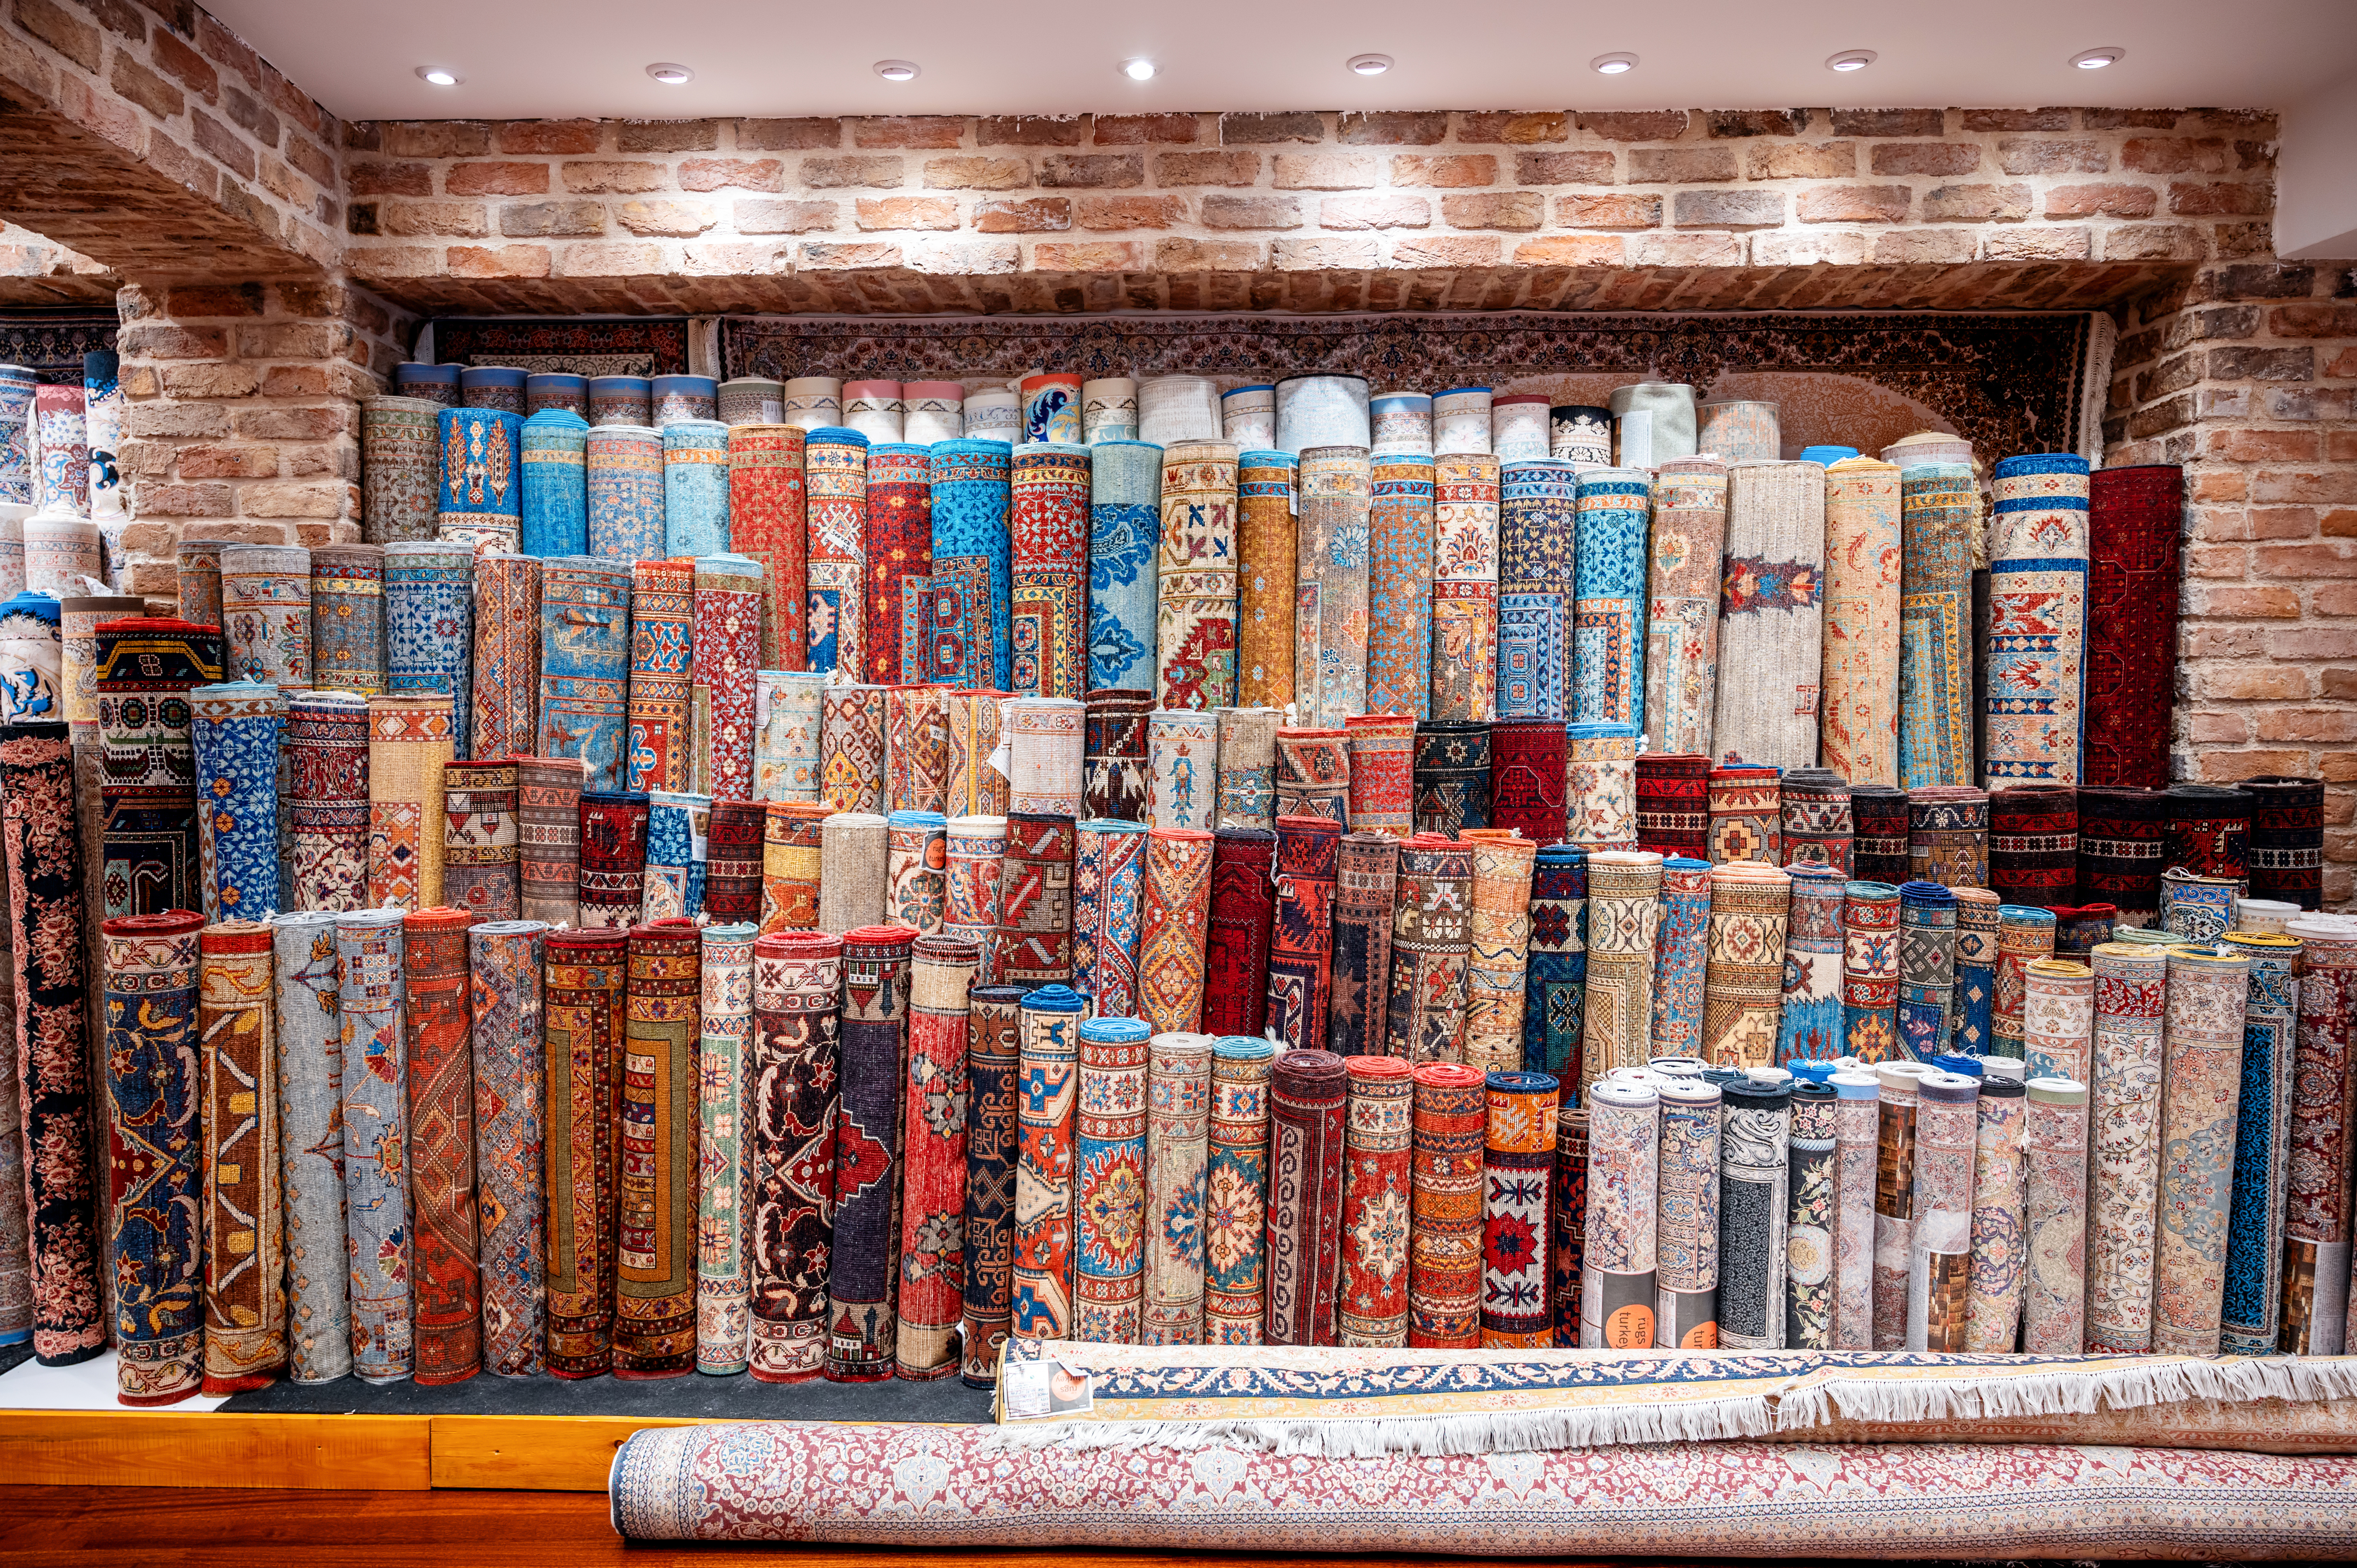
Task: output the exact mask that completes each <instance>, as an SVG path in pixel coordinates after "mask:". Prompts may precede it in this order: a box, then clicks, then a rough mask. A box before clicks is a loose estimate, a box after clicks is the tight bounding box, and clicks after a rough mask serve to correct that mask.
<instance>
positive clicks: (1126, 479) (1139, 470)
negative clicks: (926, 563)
mask: <svg viewBox="0 0 2357 1568" xmlns="http://www.w3.org/2000/svg"><path fill="white" fill-rule="evenodd" d="M1088 455H1089V537H1088V550H1087V561H1088V572H1089V581H1088V633H1089V636H1088V682H1087V686H1088V689H1089V690H1090V691H1091V692H1095V691H1098V690H1100V689H1103V688H1108V687H1110V688H1114V689H1125V690H1144V691H1146V693H1147V695H1148V698H1149V701H1150V699H1151V695H1152V693H1151V688H1152V686H1153V684H1154V668H1155V646H1156V641H1155V639H1156V631H1155V599H1156V595H1155V568H1156V565H1157V556H1158V555H1159V553H1160V552H1161V546H1162V506H1161V493H1162V490H1161V487H1162V453H1161V451H1160V450H1159V449H1158V448H1157V447H1154V446H1147V445H1146V443H1145V442H1143V441H1100V442H1096V443H1094V444H1092V445H1091V446H1090V447H1089V448H1088ZM937 532H938V530H937ZM1286 560H1287V563H1288V564H1290V561H1291V555H1290V553H1287V556H1286ZM1287 602H1290V599H1289V597H1288V601H1287Z"/></svg>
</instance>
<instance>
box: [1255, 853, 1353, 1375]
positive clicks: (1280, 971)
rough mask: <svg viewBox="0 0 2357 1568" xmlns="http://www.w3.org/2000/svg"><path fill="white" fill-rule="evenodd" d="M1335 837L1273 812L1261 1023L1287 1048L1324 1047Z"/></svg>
mask: <svg viewBox="0 0 2357 1568" xmlns="http://www.w3.org/2000/svg"><path fill="white" fill-rule="evenodd" d="M1341 841H1342V828H1341V824H1340V823H1339V822H1333V821H1331V820H1329V819H1328V818H1325V817H1313V816H1280V817H1278V818H1277V820H1276V901H1275V909H1274V913H1273V917H1272V920H1271V923H1270V928H1269V944H1268V1024H1267V1027H1268V1031H1269V1034H1270V1036H1271V1037H1272V1038H1274V1039H1277V1040H1280V1041H1282V1042H1283V1043H1284V1044H1285V1045H1286V1047H1288V1048H1290V1049H1294V1050H1324V1049H1325V1045H1326V1030H1327V1025H1328V1023H1329V1017H1330V1015H1331V1012H1332V1004H1333V993H1332V970H1331V965H1332V961H1333V952H1334V926H1333V907H1334V895H1335V883H1336V877H1337V875H1338V871H1339V862H1340V854H1341ZM1304 1343H1309V1341H1304Z"/></svg>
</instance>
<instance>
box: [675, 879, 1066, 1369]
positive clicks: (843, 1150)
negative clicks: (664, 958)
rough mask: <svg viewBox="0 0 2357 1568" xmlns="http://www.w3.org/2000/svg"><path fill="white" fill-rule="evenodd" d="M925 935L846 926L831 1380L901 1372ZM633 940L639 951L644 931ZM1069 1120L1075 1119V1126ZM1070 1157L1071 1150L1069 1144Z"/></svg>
mask: <svg viewBox="0 0 2357 1568" xmlns="http://www.w3.org/2000/svg"><path fill="white" fill-rule="evenodd" d="M916 935H917V934H916V933H915V932H914V931H912V930H910V929H909V928H908V927H906V926H862V927H859V928H857V929H854V930H849V931H845V933H843V1054H842V1063H843V1069H842V1082H843V1090H842V1098H841V1099H840V1100H838V1101H836V1102H835V1112H834V1247H833V1249H832V1251H830V1253H829V1269H828V1276H827V1305H826V1324H827V1333H826V1368H825V1377H826V1380H827V1381H829V1382H831V1383H871V1382H880V1381H882V1380H884V1379H886V1378H888V1377H890V1376H891V1375H892V1364H893V1359H894V1357H895V1356H896V1354H897V1353H898V1351H899V1289H898V1287H899V1277H900V1270H899V1263H898V1260H897V1259H896V1257H895V1250H896V1244H897V1243H898V1242H899V1239H900V1237H899V1226H898V1225H897V1224H895V1223H894V1220H895V1219H896V1218H897V1217H896V1215H895V1213H894V1210H895V1208H897V1207H898V1204H897V1201H896V1198H897V1196H898V1189H899V1185H900V1184H899V1180H898V1177H899V1175H900V1171H899V1165H900V1157H901V1146H900V1139H901V1106H902V1100H903V1097H904V1096H905V1095H906V1093H907V1092H908V1066H907V1063H908V1059H909V958H910V950H911V946H912V944H913V943H914V942H915V940H916ZM630 945H631V948H632V949H633V955H634V956H635V950H636V949H637V947H638V939H637V937H636V935H635V934H633V936H632V938H631V942H630ZM1066 1103H1067V1104H1068V1105H1069V1103H1070V1101H1067V1102H1066ZM1070 1125H1071V1122H1070V1120H1069V1118H1067V1121H1066V1122H1065V1126H1066V1128H1067V1130H1069V1128H1070ZM1065 1158H1066V1159H1067V1161H1069V1160H1070V1158H1071V1154H1070V1150H1069V1146H1068V1147H1067V1150H1066V1155H1065ZM1068 1201H1069V1199H1068Z"/></svg>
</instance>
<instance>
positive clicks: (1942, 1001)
mask: <svg viewBox="0 0 2357 1568" xmlns="http://www.w3.org/2000/svg"><path fill="white" fill-rule="evenodd" d="M1955 1005H1956V896H1955V895H1954V894H1953V892H1951V891H1949V890H1948V889H1947V888H1945V887H1943V886H1940V885H1939V884H1938V883H1936V882H1908V883H1903V884H1901V885H1900V888H1899V1043H1900V1046H1901V1047H1903V1048H1904V1049H1905V1050H1906V1052H1907V1055H1908V1056H1909V1057H1910V1058H1912V1059H1913V1060H1915V1061H1919V1062H1928V1061H1930V1060H1931V1059H1932V1058H1933V1057H1936V1056H1939V1055H1941V1054H1943V1052H1945V1051H1946V1050H1947V1049H1948V1042H1949V1040H1950V1038H1951V1036H1953V1033H1954V1030H1955V1022H1956V1016H1955Z"/></svg>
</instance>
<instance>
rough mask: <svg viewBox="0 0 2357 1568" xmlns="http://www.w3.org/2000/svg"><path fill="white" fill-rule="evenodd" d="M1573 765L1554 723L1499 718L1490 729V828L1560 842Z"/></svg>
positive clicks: (1542, 841)
mask: <svg viewBox="0 0 2357 1568" xmlns="http://www.w3.org/2000/svg"><path fill="white" fill-rule="evenodd" d="M1569 775H1570V764H1569V759H1568V753H1567V750H1566V735H1565V726H1564V725H1563V724H1561V723H1560V722H1559V721H1557V720H1555V719H1501V720H1500V721H1499V722H1498V723H1496V724H1494V725H1491V726H1490V825H1491V827H1493V828H1508V829H1512V831H1514V832H1519V833H1521V834H1522V835H1523V837H1524V838H1526V839H1528V840H1530V841H1531V842H1532V843H1536V844H1550V843H1563V842H1564V840H1565V837H1566V828H1567V826H1568V822H1567V818H1568V812H1567V811H1566V807H1565V802H1564V794H1565V788H1566V784H1567V782H1568V780H1569Z"/></svg>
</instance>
